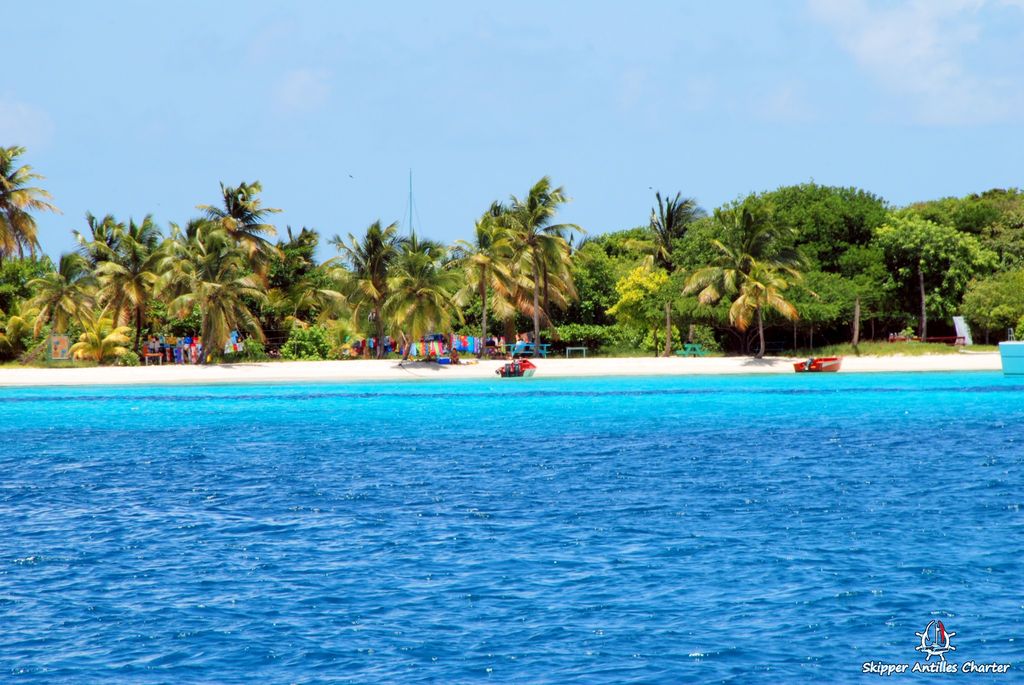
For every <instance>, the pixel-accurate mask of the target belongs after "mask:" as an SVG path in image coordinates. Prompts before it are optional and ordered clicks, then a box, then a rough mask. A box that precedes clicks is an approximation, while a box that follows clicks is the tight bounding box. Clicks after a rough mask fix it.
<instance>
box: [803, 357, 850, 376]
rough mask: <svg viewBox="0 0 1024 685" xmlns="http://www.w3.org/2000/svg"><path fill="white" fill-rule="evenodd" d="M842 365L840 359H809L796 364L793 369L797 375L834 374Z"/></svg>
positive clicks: (841, 359)
mask: <svg viewBox="0 0 1024 685" xmlns="http://www.w3.org/2000/svg"><path fill="white" fill-rule="evenodd" d="M842 365H843V358H842V357H811V358H810V359H808V360H807V361H804V362H796V363H795V364H793V369H794V370H795V371H796V372H797V373H835V372H836V371H838V370H839V367H840V366H842Z"/></svg>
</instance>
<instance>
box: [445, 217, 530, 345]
mask: <svg viewBox="0 0 1024 685" xmlns="http://www.w3.org/2000/svg"><path fill="white" fill-rule="evenodd" d="M503 212H504V208H503V207H502V206H501V205H500V204H498V203H494V204H492V205H491V210H490V211H488V212H487V213H485V214H484V215H483V216H482V217H480V218H479V219H477V221H476V223H475V224H474V226H473V241H472V242H467V241H465V240H458V241H456V242H455V247H454V249H453V254H454V257H455V259H457V260H458V261H459V263H460V264H461V266H462V269H463V271H464V273H465V286H464V287H463V288H461V289H459V291H458V292H457V293H456V296H455V302H456V304H458V305H460V306H464V305H466V304H467V303H468V302H469V300H470V297H471V296H474V295H475V296H478V297H479V298H480V303H481V323H480V329H481V330H480V336H481V338H483V339H486V338H487V315H488V312H489V310H490V309H491V308H492V307H493V308H494V309H496V310H497V312H498V315H499V316H501V317H508V316H510V315H511V314H512V306H511V303H510V301H509V298H510V296H511V294H512V291H513V290H514V286H513V283H512V271H511V262H512V259H513V258H514V256H515V251H514V250H513V248H512V242H511V240H510V239H509V232H508V230H507V229H506V228H505V226H503V225H502V223H501V222H500V221H499V220H498V219H499V217H500V216H501V215H502V213H503Z"/></svg>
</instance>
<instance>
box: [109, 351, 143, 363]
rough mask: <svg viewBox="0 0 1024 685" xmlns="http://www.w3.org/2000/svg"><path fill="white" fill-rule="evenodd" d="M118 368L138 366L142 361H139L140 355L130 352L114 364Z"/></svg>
mask: <svg viewBox="0 0 1024 685" xmlns="http://www.w3.org/2000/svg"><path fill="white" fill-rule="evenodd" d="M114 363H115V364H116V365H117V366H138V365H139V364H140V363H142V361H141V360H140V359H139V355H138V354H136V353H135V352H134V351H132V350H128V351H127V352H125V353H124V354H122V355H121V356H120V357H118V358H117V361H116V362H114Z"/></svg>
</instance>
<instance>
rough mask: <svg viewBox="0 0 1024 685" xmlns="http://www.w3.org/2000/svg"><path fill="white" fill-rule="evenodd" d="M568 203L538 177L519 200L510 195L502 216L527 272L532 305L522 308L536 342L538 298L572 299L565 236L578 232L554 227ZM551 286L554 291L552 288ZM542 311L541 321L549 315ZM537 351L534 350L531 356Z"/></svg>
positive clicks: (572, 226)
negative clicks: (562, 208)
mask: <svg viewBox="0 0 1024 685" xmlns="http://www.w3.org/2000/svg"><path fill="white" fill-rule="evenodd" d="M567 201H568V198H567V197H566V196H565V191H564V190H563V189H562V188H561V187H557V188H552V187H551V179H550V178H548V177H547V176H544V177H543V178H541V179H540V180H539V181H537V183H535V184H534V185H533V187H532V188H530V191H529V192H528V193H527V195H526V197H525V198H523V199H522V200H520V199H519V198H517V197H515V196H512V204H511V207H510V208H509V211H508V212H506V213H505V214H504V215H503V216H502V221H503V223H504V225H505V226H506V227H507V228H508V229H509V230H511V232H512V240H513V243H514V244H515V245H516V246H517V247H518V248H520V249H521V251H522V252H521V254H522V260H523V262H524V264H525V265H526V266H527V268H528V269H529V278H530V282H531V290H532V294H533V299H532V302H530V303H525V302H524V303H522V304H527V306H526V307H525V309H527V310H528V311H529V314H530V316H531V317H532V318H533V337H534V340H535V341H539V340H540V321H541V295H542V294H543V295H544V299H545V303H547V301H548V300H549V299H550V297H551V293H552V291H553V290H554V291H555V292H557V293H558V294H560V295H563V296H564V297H565V299H566V300H569V299H572V298H573V297H574V296H575V290H574V289H573V285H572V273H571V271H570V262H569V243H568V242H567V240H566V235H567V234H569V233H570V232H572V231H582V229H580V227H579V226H576V225H575V224H554V223H552V221H553V220H554V217H555V215H556V214H557V213H558V208H559V207H561V206H562V205H563V204H565V203H566V202H567ZM552 284H555V286H556V287H555V288H554V289H552V287H551V286H552ZM546 312H547V309H545V314H544V316H545V318H546V319H547V320H548V321H549V323H550V315H548V314H547V313H546ZM538 354H539V348H538V349H535V350H534V356H537V355H538Z"/></svg>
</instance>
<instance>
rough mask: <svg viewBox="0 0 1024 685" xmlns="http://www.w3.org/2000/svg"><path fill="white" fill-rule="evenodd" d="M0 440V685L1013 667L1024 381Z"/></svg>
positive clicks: (405, 406)
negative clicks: (934, 634)
mask: <svg viewBox="0 0 1024 685" xmlns="http://www.w3.org/2000/svg"><path fill="white" fill-rule="evenodd" d="M0 430H2V435H3V444H4V449H3V451H2V454H0V473H2V474H3V475H2V480H0V530H3V533H4V547H3V552H2V554H0V625H2V626H3V636H2V638H0V669H2V670H0V680H10V679H12V678H13V679H14V680H18V679H19V678H17V676H21V677H22V678H23V679H26V680H31V681H32V682H61V683H64V682H132V683H165V682H166V683H172V682H173V683H179V682H218V683H250V682H282V683H285V682H296V683H313V682H327V681H339V680H340V681H359V682H386V681H400V682H479V681H482V680H491V681H494V682H587V683H590V682H721V681H725V682H736V683H745V682H762V681H763V682H804V681H806V682H820V681H828V682H855V681H857V682H859V681H861V680H862V679H863V678H865V677H867V676H864V675H861V672H860V671H861V667H862V664H863V663H864V662H866V661H886V662H913V661H915V660H917V658H918V656H919V655H918V654H917V653H916V652H915V651H914V647H915V646H916V645H917V644H918V642H919V640H918V638H917V637H916V636H915V635H914V633H915V632H918V631H922V630H923V628H924V627H925V625H926V624H927V623H928V621H930V620H931V619H933V618H938V619H941V620H942V621H943V622H944V624H945V626H946V627H947V629H949V630H952V631H956V633H957V636H956V638H955V639H954V643H955V645H956V647H957V651H956V652H955V653H951V654H950V655H948V658H949V660H950V661H951V662H958V663H961V662H963V661H966V660H969V659H970V660H974V661H976V662H979V663H980V662H992V661H996V662H1009V663H1011V664H1012V665H1013V666H1012V669H1013V670H1015V671H1016V672H1018V673H1019V669H1024V641H1022V636H1021V626H1022V625H1024V620H1022V619H1024V599H1022V595H1021V589H1022V588H1024V564H1022V559H1024V515H1022V513H1021V504H1022V502H1024V470H1022V461H1024V384H1022V383H1021V381H1020V379H1016V380H1013V379H1006V378H1003V377H1002V376H1001V375H998V374H988V373H973V374H917V375H890V374H885V375H874V374H863V375H856V374H838V375H836V376H829V377H825V376H812V377H805V376H797V375H795V374H794V375H793V376H777V377H716V378H661V379H608V380H558V381H554V380H543V379H540V378H536V379H532V380H525V381H524V380H511V381H500V380H496V381H486V382H484V381H482V382H460V383H457V384H455V383H438V382H423V383H404V384H390V385H388V384H360V385H327V384H324V385H279V386H255V385H253V386H204V387H181V386H177V387H148V388H72V389H63V388H36V389H0ZM1010 678H1011V679H1013V678H1014V676H1013V674H1012V673H1011V675H1010Z"/></svg>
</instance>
